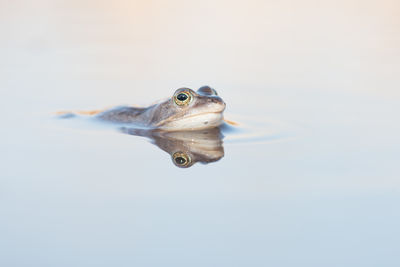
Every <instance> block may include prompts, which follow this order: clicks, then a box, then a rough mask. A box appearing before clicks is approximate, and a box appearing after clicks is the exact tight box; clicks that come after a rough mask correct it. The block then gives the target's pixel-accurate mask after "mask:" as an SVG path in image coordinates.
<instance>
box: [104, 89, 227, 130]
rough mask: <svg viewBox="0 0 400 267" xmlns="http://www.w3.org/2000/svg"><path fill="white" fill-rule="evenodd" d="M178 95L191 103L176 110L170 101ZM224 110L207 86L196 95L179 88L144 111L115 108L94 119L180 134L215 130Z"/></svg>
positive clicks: (193, 92)
mask: <svg viewBox="0 0 400 267" xmlns="http://www.w3.org/2000/svg"><path fill="white" fill-rule="evenodd" d="M182 92H186V93H187V94H189V95H190V96H191V98H190V99H191V101H190V102H189V103H187V104H185V105H181V106H180V105H178V104H177V103H176V102H175V101H174V97H176V96H177V95H178V94H180V93H182ZM224 110H225V102H224V101H223V100H222V99H221V98H220V97H219V96H218V95H217V92H216V91H215V90H214V89H212V88H210V87H208V86H203V87H201V88H200V89H198V90H197V92H195V91H194V90H192V89H189V88H180V89H178V90H176V91H175V93H174V95H173V96H172V97H171V98H169V99H168V100H166V101H164V102H161V103H159V104H155V105H152V106H149V107H147V108H136V107H129V106H126V107H117V108H113V109H111V110H106V111H104V112H101V113H100V114H98V115H97V116H98V117H99V118H100V119H103V120H107V121H113V122H120V123H133V124H136V125H139V126H144V127H149V128H157V129H163V130H167V131H180V130H199V129H207V128H213V127H217V126H219V125H221V124H222V122H223V115H222V114H223V111H224Z"/></svg>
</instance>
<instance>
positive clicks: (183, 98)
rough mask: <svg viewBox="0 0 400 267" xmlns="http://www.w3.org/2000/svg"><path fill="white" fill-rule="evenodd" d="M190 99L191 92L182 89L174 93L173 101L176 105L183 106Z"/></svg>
mask: <svg viewBox="0 0 400 267" xmlns="http://www.w3.org/2000/svg"><path fill="white" fill-rule="evenodd" d="M190 101H192V94H191V93H189V92H186V91H182V92H179V93H177V94H176V95H174V102H175V103H176V104H177V105H178V106H184V105H187V104H189V103H190Z"/></svg>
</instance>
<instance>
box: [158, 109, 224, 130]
mask: <svg viewBox="0 0 400 267" xmlns="http://www.w3.org/2000/svg"><path fill="white" fill-rule="evenodd" d="M210 114H215V115H220V117H221V120H222V118H223V115H222V111H214V112H203V113H199V114H194V115H190V116H187V117H185V118H184V119H190V118H195V117H199V116H204V115H210ZM180 120H182V119H175V118H171V119H170V120H165V121H163V122H161V123H159V124H158V126H162V125H165V124H167V123H171V122H178V121H180Z"/></svg>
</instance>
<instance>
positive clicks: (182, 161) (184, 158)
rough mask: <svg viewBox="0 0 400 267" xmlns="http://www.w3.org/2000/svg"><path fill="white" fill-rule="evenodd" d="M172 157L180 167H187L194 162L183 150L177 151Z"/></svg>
mask: <svg viewBox="0 0 400 267" xmlns="http://www.w3.org/2000/svg"><path fill="white" fill-rule="evenodd" d="M172 158H173V160H174V163H175V165H177V166H178V167H187V166H188V165H189V164H190V163H191V162H192V160H191V159H190V157H189V155H187V154H185V153H183V152H175V153H174V154H173V155H172Z"/></svg>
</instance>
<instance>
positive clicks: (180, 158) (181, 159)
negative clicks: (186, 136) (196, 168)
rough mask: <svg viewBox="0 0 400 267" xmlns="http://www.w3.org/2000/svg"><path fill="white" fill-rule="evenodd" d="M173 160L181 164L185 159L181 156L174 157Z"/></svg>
mask: <svg viewBox="0 0 400 267" xmlns="http://www.w3.org/2000/svg"><path fill="white" fill-rule="evenodd" d="M175 162H176V164H179V165H183V164H185V163H186V159H184V158H183V157H176V158H175Z"/></svg>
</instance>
